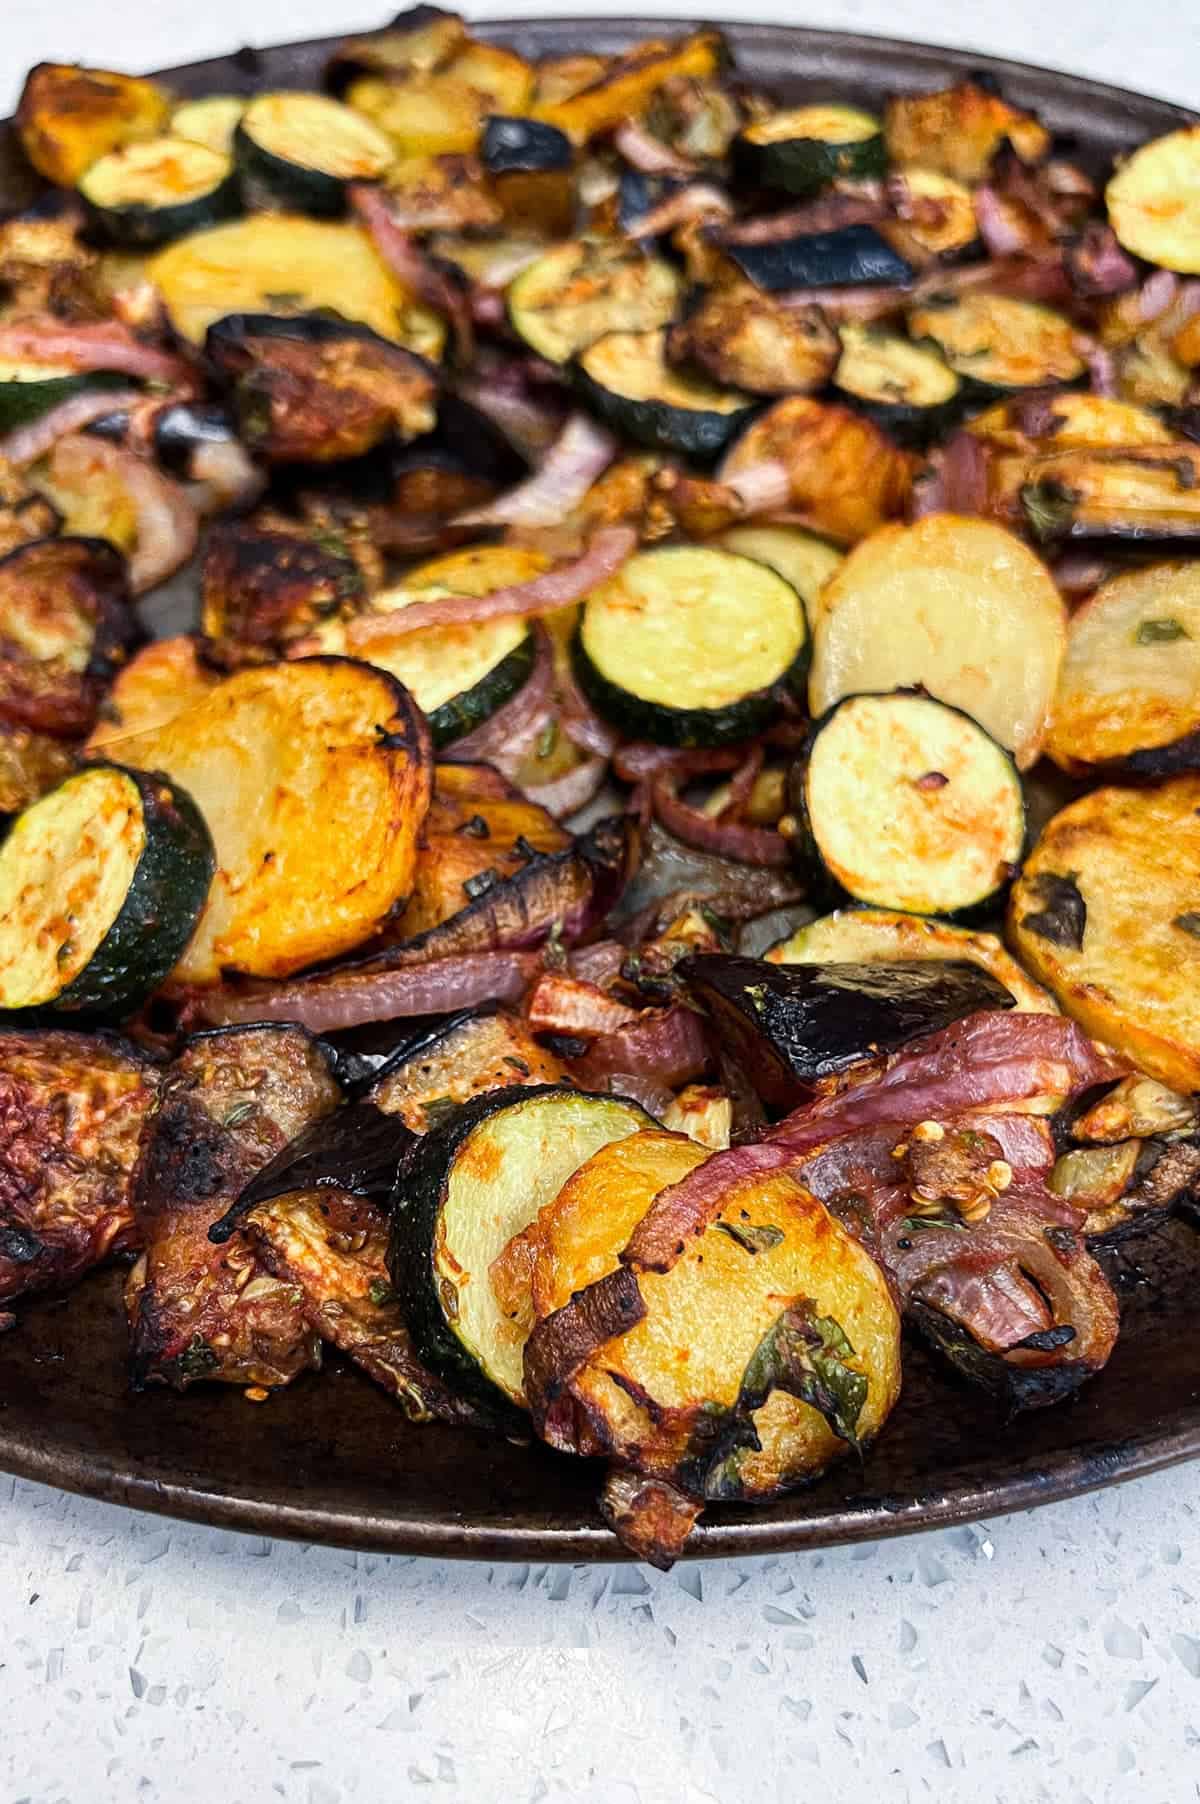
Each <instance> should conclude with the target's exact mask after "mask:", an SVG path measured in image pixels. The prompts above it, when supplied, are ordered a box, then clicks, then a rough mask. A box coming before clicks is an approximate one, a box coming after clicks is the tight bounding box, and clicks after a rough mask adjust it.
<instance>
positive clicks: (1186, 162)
mask: <svg viewBox="0 0 1200 1804" xmlns="http://www.w3.org/2000/svg"><path fill="white" fill-rule="evenodd" d="M1105 200H1106V201H1107V203H1108V216H1109V219H1110V220H1111V221H1112V228H1113V231H1114V232H1115V233H1116V234H1117V237H1118V238H1119V239H1120V240H1121V243H1122V244H1123V245H1124V246H1125V249H1126V250H1127V251H1132V252H1133V254H1134V256H1135V257H1145V259H1146V261H1147V262H1148V263H1158V264H1161V265H1162V267H1163V268H1164V269H1177V270H1179V271H1181V272H1182V273H1183V274H1185V275H1194V274H1196V273H1198V272H1200V125H1192V126H1188V127H1187V128H1186V129H1185V130H1183V131H1179V132H1168V133H1167V135H1166V136H1165V137H1164V138H1155V139H1154V141H1153V142H1152V143H1150V144H1143V146H1142V148H1141V149H1140V150H1136V151H1134V153H1133V155H1132V156H1131V157H1130V158H1128V160H1127V161H1126V162H1124V163H1123V164H1122V165H1121V167H1120V169H1118V171H1117V173H1116V175H1114V176H1113V178H1112V180H1111V181H1110V182H1109V184H1108V188H1107V189H1106V191H1105Z"/></svg>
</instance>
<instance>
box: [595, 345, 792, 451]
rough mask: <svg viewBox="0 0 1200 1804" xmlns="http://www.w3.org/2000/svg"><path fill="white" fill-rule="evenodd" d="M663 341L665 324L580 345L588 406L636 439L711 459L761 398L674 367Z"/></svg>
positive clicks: (656, 447)
mask: <svg viewBox="0 0 1200 1804" xmlns="http://www.w3.org/2000/svg"><path fill="white" fill-rule="evenodd" d="M666 348H667V333H666V329H665V328H664V327H659V329H658V330H657V331H654V332H608V333H606V334H605V336H604V337H603V338H598V339H597V340H596V342H595V343H594V344H591V345H589V346H588V347H587V349H586V350H585V351H583V352H581V353H580V356H579V359H578V361H577V363H576V365H575V380H576V382H577V384H578V386H579V389H580V392H581V393H582V396H583V399H584V400H585V401H586V402H587V404H588V406H589V407H590V408H591V410H592V412H593V413H596V414H598V415H599V416H600V418H601V419H602V420H605V421H606V422H607V423H608V424H609V425H610V426H613V427H615V428H616V430H617V431H618V432H622V433H624V434H625V436H626V437H627V438H631V439H633V440H634V442H635V443H636V444H639V445H645V446H647V447H648V449H649V450H651V451H679V452H681V453H682V454H683V456H685V457H692V458H695V459H696V460H697V461H698V462H700V463H708V462H711V461H712V459H713V458H715V457H718V456H719V455H720V453H721V452H722V451H723V450H724V449H725V446H726V445H727V444H728V442H729V440H730V439H731V438H734V437H736V435H737V434H738V433H739V432H740V431H741V430H742V428H743V427H744V426H748V425H749V423H750V420H751V418H752V416H753V414H754V413H755V411H756V410H757V408H758V406H759V405H760V404H759V402H758V401H757V400H756V398H755V397H754V396H753V395H746V394H739V393H738V391H737V390H736V389H726V388H717V387H715V386H714V385H713V384H712V383H711V382H706V381H705V380H704V378H703V377H702V376H687V375H684V374H682V373H681V372H680V371H678V370H674V369H672V368H671V366H670V364H669V363H668V362H667V355H666Z"/></svg>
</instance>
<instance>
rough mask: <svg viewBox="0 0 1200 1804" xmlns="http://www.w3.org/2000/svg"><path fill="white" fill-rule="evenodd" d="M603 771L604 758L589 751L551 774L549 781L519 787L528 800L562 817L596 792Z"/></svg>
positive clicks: (605, 771) (581, 805) (560, 818)
mask: <svg viewBox="0 0 1200 1804" xmlns="http://www.w3.org/2000/svg"><path fill="white" fill-rule="evenodd" d="M607 772H608V759H607V758H602V757H599V756H595V755H593V756H592V757H590V758H585V759H584V760H583V762H582V764H577V765H576V766H575V768H574V770H569V771H566V772H565V773H564V774H563V775H562V776H561V777H554V778H552V779H551V781H550V782H549V783H526V784H524V785H523V790H524V794H525V795H526V796H527V797H528V799H529V801H531V802H536V803H537V805H538V807H539V808H544V809H545V810H546V812H547V813H548V814H552V815H553V816H554V818H555V820H558V821H565V820H568V819H569V818H570V816H571V815H573V814H578V813H579V810H580V809H581V808H586V807H587V805H588V803H589V802H591V801H593V800H594V799H595V797H596V796H597V795H599V793H600V790H601V787H602V785H603V783H604V778H605V776H606V774H607Z"/></svg>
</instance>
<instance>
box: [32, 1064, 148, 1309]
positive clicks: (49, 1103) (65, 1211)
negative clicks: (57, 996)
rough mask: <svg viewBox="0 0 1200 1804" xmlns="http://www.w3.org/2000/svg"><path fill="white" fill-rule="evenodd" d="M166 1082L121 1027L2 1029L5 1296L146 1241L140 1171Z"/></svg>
mask: <svg viewBox="0 0 1200 1804" xmlns="http://www.w3.org/2000/svg"><path fill="white" fill-rule="evenodd" d="M158 1084H159V1073H158V1070H157V1068H156V1067H155V1065H154V1064H153V1062H152V1061H151V1060H150V1059H149V1058H148V1057H147V1056H146V1054H145V1053H143V1052H140V1051H138V1050H137V1049H136V1048H135V1047H133V1046H131V1045H130V1044H129V1043H128V1042H127V1041H123V1040H118V1039H116V1038H115V1037H112V1036H107V1035H95V1034H76V1033H66V1032H60V1031H59V1030H58V1029H32V1030H26V1031H24V1032H19V1033H0V1306H3V1305H5V1304H7V1303H9V1302H11V1301H12V1299H13V1298H14V1297H19V1296H24V1295H26V1294H28V1293H29V1292H32V1291H44V1290H65V1289H67V1288H68V1287H69V1286H70V1285H72V1284H74V1283H76V1282H77V1281H78V1279H80V1278H82V1277H83V1275H84V1273H85V1272H87V1271H90V1270H91V1268H92V1267H93V1266H95V1265H99V1264H100V1263H101V1261H103V1260H105V1259H107V1258H110V1257H111V1256H112V1255H114V1254H116V1253H123V1252H126V1251H128V1250H129V1249H130V1248H132V1247H134V1246H136V1244H137V1239H138V1235H137V1229H136V1226H135V1223H134V1214H133V1206H132V1201H131V1187H132V1182H133V1172H134V1166H135V1163H136V1160H137V1156H138V1148H139V1146H140V1143H141V1137H142V1128H143V1124H144V1123H145V1120H146V1117H147V1115H148V1113H149V1111H150V1108H151V1106H152V1105H153V1103H154V1100H155V1095H156V1092H157V1090H158Z"/></svg>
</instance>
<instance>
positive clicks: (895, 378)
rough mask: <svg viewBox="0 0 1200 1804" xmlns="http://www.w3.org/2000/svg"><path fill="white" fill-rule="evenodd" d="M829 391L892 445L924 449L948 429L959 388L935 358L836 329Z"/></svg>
mask: <svg viewBox="0 0 1200 1804" xmlns="http://www.w3.org/2000/svg"><path fill="white" fill-rule="evenodd" d="M838 331H839V334H840V337H841V343H842V354H841V357H840V358H839V359H838V366H837V371H836V373H835V375H834V378H833V383H834V387H835V388H836V389H838V390H839V392H840V393H841V394H843V395H844V396H845V397H846V399H847V400H848V401H849V402H850V405H851V406H852V407H857V408H858V409H859V410H860V411H861V412H862V413H865V414H866V416H867V418H868V419H870V420H874V421H875V424H876V425H877V426H882V427H883V428H884V429H885V430H886V431H887V432H890V433H891V435H892V437H893V438H894V439H895V440H896V442H897V443H898V444H902V445H913V446H919V445H927V444H928V443H929V442H930V440H931V439H933V438H936V437H938V436H939V435H940V434H941V433H943V432H946V431H948V430H949V429H950V427H951V425H952V424H953V422H954V419H955V416H956V414H957V412H958V410H959V406H960V403H961V398H962V382H961V381H960V379H959V378H958V377H957V376H956V375H955V373H954V371H953V370H952V369H951V368H950V366H949V364H948V363H947V362H946V361H945V359H944V358H943V357H942V355H941V354H940V352H938V351H935V350H932V349H930V347H929V346H928V345H919V344H917V345H915V344H912V343H910V341H909V340H908V339H907V338H900V337H898V336H897V335H896V334H895V333H893V332H880V331H876V330H875V329H873V328H872V327H870V326H857V325H844V326H840V327H839V328H838Z"/></svg>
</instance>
